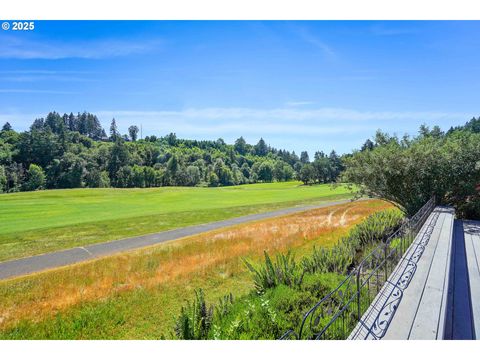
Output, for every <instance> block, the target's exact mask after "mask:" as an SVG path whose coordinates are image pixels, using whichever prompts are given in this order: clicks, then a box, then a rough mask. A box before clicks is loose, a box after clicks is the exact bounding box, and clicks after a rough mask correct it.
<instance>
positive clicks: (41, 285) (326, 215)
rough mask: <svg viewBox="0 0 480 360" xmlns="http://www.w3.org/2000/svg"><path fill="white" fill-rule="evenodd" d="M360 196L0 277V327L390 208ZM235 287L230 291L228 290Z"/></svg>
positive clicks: (336, 233)
mask: <svg viewBox="0 0 480 360" xmlns="http://www.w3.org/2000/svg"><path fill="white" fill-rule="evenodd" d="M390 207H391V205H390V204H388V203H385V202H382V201H378V200H365V201H359V202H354V203H349V204H343V205H337V206H332V207H327V208H320V209H315V210H309V211H305V212H301V213H296V214H292V215H287V216H282V217H277V218H272V219H267V220H262V221H257V222H252V223H247V224H242V225H238V226H235V227H231V228H227V229H221V230H215V231H211V232H208V233H203V234H199V235H196V236H191V237H187V238H183V239H180V240H175V241H171V242H168V243H163V244H160V245H155V246H152V247H148V248H144V249H141V250H136V251H131V252H127V253H123V254H120V255H115V256H110V257H106V258H102V259H97V260H93V261H89V262H85V263H80V264H76V265H71V266H67V267H63V268H58V269H54V270H50V271H45V272H43V273H38V274H34V275H30V276H25V277H22V278H18V279H13V280H7V281H3V282H0V329H1V328H6V327H9V326H12V325H14V324H15V323H16V322H17V321H19V320H21V319H31V320H34V321H37V320H40V319H42V318H44V317H45V316H47V315H50V314H54V313H56V312H58V311H61V310H64V309H67V308H69V307H71V306H73V305H76V304H80V303H82V302H85V301H93V300H99V299H105V298H108V297H110V296H113V295H115V294H118V293H120V292H127V291H130V290H133V289H136V288H139V287H141V288H146V289H152V288H153V287H155V286H159V285H162V287H165V286H175V285H177V284H179V283H185V282H186V281H187V282H188V279H195V283H200V284H202V279H204V281H205V282H207V281H210V282H211V281H212V277H213V278H214V279H216V280H220V281H222V280H224V279H227V278H228V279H231V278H232V277H236V276H239V275H240V274H242V276H244V273H245V271H246V270H245V268H244V266H243V264H242V261H241V259H242V258H243V257H249V258H251V259H253V260H256V259H258V258H260V257H261V256H262V254H263V251H264V250H266V251H268V252H269V253H275V252H278V251H286V250H287V249H294V250H295V253H296V254H297V255H301V254H303V253H304V252H306V251H308V250H310V249H311V247H312V245H321V246H331V245H333V244H334V243H335V242H336V241H338V239H339V238H340V237H342V236H343V235H345V234H346V233H347V232H348V230H349V229H350V228H351V227H352V226H353V225H355V224H356V223H358V222H360V221H361V220H362V219H364V218H365V217H366V216H368V215H370V214H372V213H373V212H376V211H379V210H383V209H386V208H390ZM234 290H235V289H233V291H232V292H235V291H234Z"/></svg>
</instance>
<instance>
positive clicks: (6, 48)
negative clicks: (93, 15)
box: [0, 36, 162, 60]
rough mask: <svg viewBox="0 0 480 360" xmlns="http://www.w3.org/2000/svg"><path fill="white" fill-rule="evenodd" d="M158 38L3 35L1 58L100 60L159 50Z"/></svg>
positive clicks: (0, 50) (159, 42) (159, 41)
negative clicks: (56, 38) (62, 38)
mask: <svg viewBox="0 0 480 360" xmlns="http://www.w3.org/2000/svg"><path fill="white" fill-rule="evenodd" d="M161 45H162V41H161V40H160V39H128V40H121V39H95V40H90V41H75V42H62V41H54V40H48V41H47V40H41V39H37V40H32V39H26V38H24V37H16V36H3V37H2V41H1V42H0V58H10V59H52V60H55V59H67V58H82V59H103V58H111V57H119V56H127V55H132V54H143V53H147V52H150V51H153V50H155V49H158V48H159V47H161Z"/></svg>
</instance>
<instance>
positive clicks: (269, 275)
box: [244, 251, 303, 294]
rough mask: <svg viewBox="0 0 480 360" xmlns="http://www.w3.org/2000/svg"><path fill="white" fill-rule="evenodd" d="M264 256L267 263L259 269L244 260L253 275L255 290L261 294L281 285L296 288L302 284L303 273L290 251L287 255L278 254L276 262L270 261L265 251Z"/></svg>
mask: <svg viewBox="0 0 480 360" xmlns="http://www.w3.org/2000/svg"><path fill="white" fill-rule="evenodd" d="M264 256H265V262H264V263H263V264H262V265H260V266H259V267H258V268H255V267H254V266H253V265H252V264H250V263H249V262H248V261H247V260H244V263H245V265H246V266H247V268H248V269H249V270H250V271H251V272H252V274H253V282H254V284H255V289H256V290H257V292H258V293H259V294H262V293H264V292H265V291H266V290H267V289H270V288H273V287H275V286H278V285H280V284H283V285H287V286H292V287H294V286H298V285H299V284H300V283H301V282H302V278H303V272H302V271H301V269H300V267H299V266H297V263H296V262H295V259H294V257H293V255H292V253H291V252H290V251H289V252H288V253H287V254H277V255H276V260H275V262H273V261H272V260H271V259H270V256H269V255H268V253H267V252H266V251H264Z"/></svg>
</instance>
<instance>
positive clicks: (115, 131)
mask: <svg viewBox="0 0 480 360" xmlns="http://www.w3.org/2000/svg"><path fill="white" fill-rule="evenodd" d="M119 137H120V134H119V133H118V129H117V123H116V121H115V118H113V119H112V122H111V124H110V140H111V141H116V140H117V138H119Z"/></svg>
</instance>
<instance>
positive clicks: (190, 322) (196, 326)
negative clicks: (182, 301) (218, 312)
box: [175, 289, 213, 340]
mask: <svg viewBox="0 0 480 360" xmlns="http://www.w3.org/2000/svg"><path fill="white" fill-rule="evenodd" d="M212 320H213V306H211V305H210V306H208V305H207V303H206V301H205V295H204V293H203V290H202V289H199V290H195V298H194V299H193V303H190V302H187V305H186V306H185V307H183V306H182V309H181V310H180V316H179V317H178V319H177V320H176V322H175V334H176V336H177V338H179V339H184V340H201V339H206V338H207V336H208V333H209V331H210V328H211V326H212Z"/></svg>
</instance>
